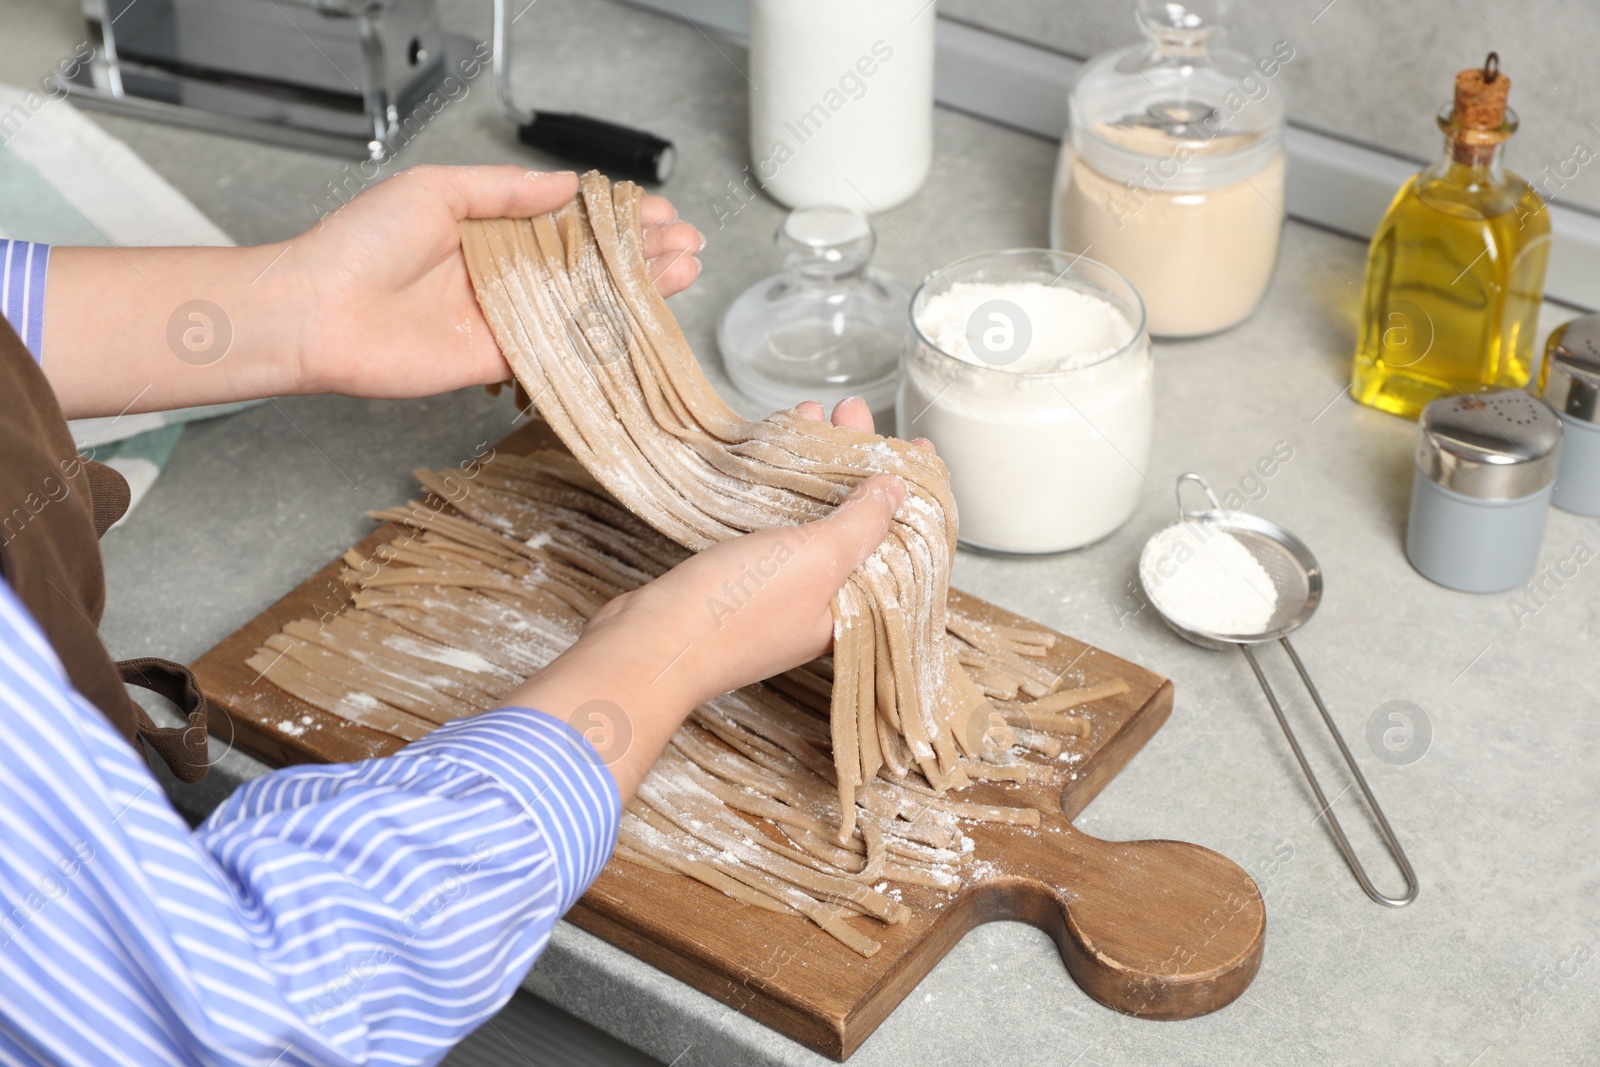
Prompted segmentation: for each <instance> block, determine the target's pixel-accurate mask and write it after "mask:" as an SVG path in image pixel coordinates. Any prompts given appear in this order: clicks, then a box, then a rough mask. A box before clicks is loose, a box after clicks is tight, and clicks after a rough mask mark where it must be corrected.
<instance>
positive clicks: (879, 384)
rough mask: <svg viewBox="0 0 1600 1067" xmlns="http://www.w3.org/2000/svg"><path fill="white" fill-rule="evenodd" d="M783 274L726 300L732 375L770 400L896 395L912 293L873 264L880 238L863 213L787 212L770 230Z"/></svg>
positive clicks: (883, 406)
mask: <svg viewBox="0 0 1600 1067" xmlns="http://www.w3.org/2000/svg"><path fill="white" fill-rule="evenodd" d="M774 243H775V244H776V246H777V252H778V263H779V266H780V267H781V268H782V270H781V273H778V274H774V275H772V276H770V277H767V278H764V279H762V280H761V281H759V282H757V283H756V284H754V285H752V286H751V287H750V288H748V289H746V290H745V291H744V292H743V293H741V294H740V295H739V297H738V298H737V299H736V300H734V302H733V303H732V304H730V305H729V306H728V308H727V310H726V311H724V312H723V314H722V319H721V321H719V322H718V324H717V345H718V347H719V348H720V349H721V350H722V360H723V365H724V367H725V368H726V370H727V372H728V377H729V378H731V379H732V380H733V384H734V385H735V386H736V387H737V388H738V389H739V391H740V392H742V393H744V394H745V395H746V396H748V397H749V398H750V399H752V400H755V401H757V402H758V403H760V404H762V405H764V406H766V407H768V408H771V409H773V410H776V409H779V408H787V407H793V406H795V405H796V404H798V403H800V402H801V401H804V400H816V401H819V402H821V403H822V405H823V407H824V408H827V409H828V410H832V408H833V405H835V404H837V403H838V402H839V401H840V400H843V399H844V398H845V397H848V396H859V397H861V398H862V399H864V400H866V402H867V405H868V406H869V407H870V408H872V409H873V410H874V411H880V412H881V411H886V410H888V409H889V408H890V407H891V406H892V405H893V404H894V393H895V386H896V383H897V380H898V377H899V366H900V357H901V354H902V353H903V352H904V351H905V348H906V346H907V345H908V344H909V343H910V319H909V310H908V309H909V307H910V303H911V294H910V293H909V292H908V291H907V289H906V287H905V286H904V285H902V284H901V283H900V282H898V281H896V280H895V279H894V278H891V277H889V276H888V275H885V274H882V273H880V272H878V271H875V270H873V269H872V268H871V266H870V262H871V259H872V253H873V251H874V249H875V248H876V246H877V237H876V235H875V234H874V233H873V230H872V224H871V223H870V222H868V221H867V218H866V216H865V215H862V214H861V213H860V212H859V211H855V210H853V209H851V208H847V207H837V206H832V205H816V206H813V207H803V208H798V209H796V210H794V211H791V212H790V213H789V215H788V216H787V217H786V218H785V219H784V221H783V223H782V225H780V226H779V227H778V232H777V234H776V236H775V238H774Z"/></svg>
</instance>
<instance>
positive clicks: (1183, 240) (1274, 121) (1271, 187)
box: [1051, 0, 1294, 337]
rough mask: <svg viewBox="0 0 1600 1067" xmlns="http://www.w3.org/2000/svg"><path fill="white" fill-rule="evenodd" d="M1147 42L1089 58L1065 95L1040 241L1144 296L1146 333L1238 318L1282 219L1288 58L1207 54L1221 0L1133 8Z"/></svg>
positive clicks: (1283, 51)
mask: <svg viewBox="0 0 1600 1067" xmlns="http://www.w3.org/2000/svg"><path fill="white" fill-rule="evenodd" d="M1135 10H1136V14H1137V17H1138V21H1139V26H1140V28H1141V29H1142V30H1144V33H1145V37H1146V41H1145V43H1144V45H1143V46H1142V47H1129V48H1124V49H1114V50H1112V51H1110V52H1108V53H1106V54H1105V55H1102V56H1098V57H1096V58H1095V59H1093V60H1091V61H1090V62H1089V63H1088V64H1087V65H1086V66H1085V67H1084V70H1083V73H1082V75H1081V76H1080V77H1079V79H1078V82H1077V85H1076V86H1074V88H1073V91H1072V98H1071V103H1070V122H1071V125H1070V127H1069V129H1068V130H1067V133H1066V136H1065V137H1064V138H1063V139H1062V142H1061V158H1060V162H1059V164H1058V166H1057V170H1056V188H1055V195H1054V198H1053V200H1052V204H1051V245H1052V247H1054V248H1057V249H1060V250H1062V251H1066V252H1072V253H1082V252H1086V253H1087V254H1089V255H1091V256H1093V257H1094V258H1096V259H1098V260H1100V261H1101V262H1102V263H1105V264H1106V265H1108V266H1110V267H1112V268H1113V269H1115V270H1116V271H1118V272H1119V273H1121V274H1122V275H1123V276H1124V277H1126V278H1127V279H1128V280H1129V281H1130V282H1132V283H1133V285H1134V288H1136V289H1138V290H1139V294H1140V295H1141V296H1143V297H1144V302H1145V309H1146V311H1147V313H1148V314H1149V317H1150V321H1149V330H1150V332H1151V333H1153V334H1155V335H1157V336H1158V337H1159V336H1167V337H1190V336H1196V335H1199V334H1206V333H1213V332H1215V331H1217V330H1222V329H1226V328H1227V327H1229V326H1233V325H1235V324H1237V323H1239V322H1242V321H1243V320H1244V319H1246V318H1248V317H1249V316H1250V313H1251V312H1252V311H1254V310H1255V307H1256V305H1257V304H1258V303H1259V302H1260V300H1261V296H1262V294H1263V293H1264V292H1265V291H1266V288H1267V282H1268V281H1269V280H1270V279H1271V277H1272V268H1273V265H1274V264H1275V263H1276V262H1277V257H1278V241H1279V237H1280V236H1281V234H1282V231H1283V222H1284V214H1283V208H1284V150H1283V130H1284V101H1283V85H1282V82H1281V81H1279V80H1277V79H1278V75H1279V74H1280V73H1281V72H1282V69H1283V66H1284V65H1285V64H1287V63H1289V62H1290V61H1292V60H1293V58H1294V48H1293V46H1292V45H1290V44H1289V43H1288V42H1287V41H1282V42H1279V43H1278V44H1277V45H1276V46H1274V48H1273V49H1272V50H1271V51H1270V52H1268V53H1266V54H1264V55H1263V56H1262V57H1261V58H1259V59H1255V60H1251V59H1246V58H1245V57H1243V56H1240V55H1237V54H1235V53H1233V52H1229V51H1227V50H1225V49H1223V48H1221V47H1219V46H1218V43H1217V41H1218V37H1219V36H1220V33H1221V29H1220V26H1219V21H1220V20H1221V19H1222V17H1223V16H1224V15H1225V13H1226V0H1182V2H1173V0H1139V2H1138V3H1137V4H1136V5H1135Z"/></svg>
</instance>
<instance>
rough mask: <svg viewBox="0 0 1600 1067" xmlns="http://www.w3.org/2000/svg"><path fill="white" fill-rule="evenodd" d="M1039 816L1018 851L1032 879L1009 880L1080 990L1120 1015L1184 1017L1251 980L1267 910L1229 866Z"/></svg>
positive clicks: (1184, 849)
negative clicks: (1037, 830) (1029, 843)
mask: <svg viewBox="0 0 1600 1067" xmlns="http://www.w3.org/2000/svg"><path fill="white" fill-rule="evenodd" d="M1048 822H1049V825H1047V827H1046V829H1047V830H1048V831H1050V832H1046V833H1043V834H1041V835H1040V836H1039V838H1038V839H1037V840H1038V841H1039V845H1040V846H1041V847H1040V848H1038V849H1036V850H1029V851H1030V852H1031V854H1032V857H1033V858H1034V859H1035V861H1036V863H1034V864H1030V865H1029V866H1030V867H1031V868H1032V869H1031V870H1030V871H1029V872H1028V873H1029V874H1030V875H1032V877H1031V878H1027V879H1025V882H1024V884H1019V883H1018V882H1013V883H1012V885H1011V886H1009V887H1008V888H1009V889H1011V890H1012V891H1018V890H1021V891H1022V894H1021V895H1026V896H1033V897H1034V899H1033V900H1031V901H1029V905H1030V906H1025V907H1023V908H1022V909H1020V910H1022V911H1023V913H1024V915H1025V916H1026V918H1027V919H1028V920H1030V921H1032V922H1033V923H1034V924H1035V925H1037V926H1040V927H1042V928H1043V929H1044V930H1045V931H1046V932H1048V933H1049V934H1050V935H1051V936H1052V937H1054V938H1055V941H1056V944H1057V945H1058V946H1059V947H1060V949H1061V955H1062V958H1063V959H1064V960H1065V961H1066V964H1067V970H1068V971H1070V972H1071V974H1072V976H1073V978H1074V979H1075V980H1076V981H1077V983H1078V985H1079V986H1081V987H1082V988H1083V990H1084V992H1086V993H1088V994H1089V995H1090V996H1092V997H1094V998H1095V999H1096V1000H1098V1001H1100V1002H1101V1003H1102V1004H1105V1005H1107V1006H1108V1007H1111V1008H1115V1009H1116V1010H1118V1011H1122V1012H1127V1013H1128V1014H1130V1015H1138V1016H1143V1017H1145V1018H1151V1019H1189V1018H1193V1017H1194V1016H1197V1015H1204V1014H1206V1013H1207V1012H1212V1011H1216V1010H1217V1009H1218V1008H1222V1007H1225V1006H1226V1005H1228V1004H1230V1003H1232V1002H1233V1001H1234V1000H1235V999H1237V998H1238V996H1239V995H1240V994H1241V993H1243V992H1244V991H1245V989H1246V987H1248V986H1249V985H1250V982H1251V980H1252V979H1254V978H1255V976H1256V972H1257V971H1258V970H1260V969H1261V952H1262V948H1263V946H1264V944H1265V940H1266V923H1267V915H1266V908H1265V906H1264V904H1263V902H1262V900H1261V892H1260V890H1259V889H1258V888H1257V886H1256V883H1255V880H1254V879H1252V878H1251V877H1250V876H1249V875H1248V874H1247V873H1245V871H1244V870H1243V869H1242V868H1240V867H1239V866H1238V865H1237V864H1236V863H1234V862H1233V861H1232V860H1230V859H1228V858H1227V857H1225V856H1222V855H1219V854H1218V853H1216V852H1213V851H1211V850H1210V849H1208V848H1202V847H1201V846H1199V845H1193V844H1189V843H1188V842H1185V841H1101V840H1100V839H1098V838H1095V837H1090V836H1089V835H1087V834H1084V833H1082V832H1080V831H1078V830H1076V829H1074V828H1073V827H1072V824H1071V823H1069V822H1066V821H1065V820H1060V821H1057V820H1054V819H1052V820H1049V821H1048ZM1007 881H1010V879H1007ZM1026 883H1031V888H1032V889H1033V890H1034V892H1033V893H1029V892H1027V888H1025V884H1026ZM1041 890H1042V892H1039V891H1041ZM1018 903H1021V902H1017V901H1014V902H1013V906H1016V904H1018Z"/></svg>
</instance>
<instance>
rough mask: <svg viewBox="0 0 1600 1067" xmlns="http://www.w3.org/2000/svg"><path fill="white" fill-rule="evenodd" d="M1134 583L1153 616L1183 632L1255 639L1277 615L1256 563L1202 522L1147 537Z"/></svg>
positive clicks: (1238, 543) (1232, 540)
mask: <svg viewBox="0 0 1600 1067" xmlns="http://www.w3.org/2000/svg"><path fill="white" fill-rule="evenodd" d="M1139 580H1140V582H1141V583H1142V584H1143V585H1144V589H1145V592H1146V593H1147V594H1148V595H1149V597H1150V599H1151V601H1152V602H1153V603H1154V604H1155V607H1156V610H1157V611H1159V612H1161V614H1163V615H1165V616H1166V617H1167V618H1169V619H1171V620H1172V621H1173V622H1175V623H1177V624H1178V625H1179V626H1181V627H1183V628H1184V629H1186V630H1199V631H1202V632H1204V633H1212V634H1224V635H1227V634H1259V633H1261V632H1263V631H1265V630H1266V629H1267V627H1268V625H1269V624H1270V623H1271V622H1272V617H1273V614H1274V613H1275V612H1276V610H1277V591H1276V589H1275V588H1274V586H1273V584H1272V578H1271V577H1270V576H1269V575H1268V574H1267V572H1266V569H1265V568H1263V567H1262V566H1261V563H1260V561H1258V560H1257V559H1256V557H1255V556H1254V555H1252V554H1251V552H1250V550H1249V549H1248V548H1246V547H1245V546H1244V544H1243V543H1242V542H1241V541H1240V540H1239V539H1238V538H1236V537H1234V536H1233V535H1232V534H1230V533H1228V532H1227V531H1226V530H1221V529H1218V528H1217V527H1216V526H1214V525H1212V524H1210V523H1206V522H1194V521H1190V522H1180V523H1178V524H1177V525H1175V526H1169V527H1167V528H1166V529H1165V530H1162V531H1161V532H1160V533H1158V534H1156V535H1155V536H1154V537H1152V538H1151V539H1150V541H1149V543H1148V544H1146V545H1145V547H1144V553H1143V554H1142V555H1141V556H1140V557H1139Z"/></svg>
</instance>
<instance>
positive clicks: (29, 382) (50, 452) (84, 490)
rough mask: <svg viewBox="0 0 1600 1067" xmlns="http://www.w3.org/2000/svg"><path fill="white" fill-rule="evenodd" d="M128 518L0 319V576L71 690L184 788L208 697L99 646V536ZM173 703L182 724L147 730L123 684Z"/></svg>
mask: <svg viewBox="0 0 1600 1067" xmlns="http://www.w3.org/2000/svg"><path fill="white" fill-rule="evenodd" d="M127 510H128V483H127V482H125V481H123V480H122V476H121V475H120V474H118V473H117V472H116V471H114V470H112V469H111V468H110V467H107V466H105V465H104V464H101V463H96V462H94V461H93V460H89V459H84V458H83V457H82V456H80V455H78V450H77V448H76V447H75V446H74V445H73V443H72V436H71V434H70V433H69V432H68V430H67V423H66V420H65V419H63V418H62V417H61V408H60V406H59V405H58V404H57V403H56V398H55V394H54V393H53V392H51V390H50V384H49V382H48V381H46V380H45V376H44V372H43V371H41V370H40V369H39V366H38V365H37V364H36V363H34V361H33V356H32V355H31V354H30V353H29V352H28V349H27V347H26V346H24V345H23V343H22V340H21V339H20V338H19V337H18V336H17V335H16V332H15V331H14V330H12V329H11V327H10V326H9V325H8V324H6V322H5V321H4V320H3V319H0V576H3V577H4V578H5V580H6V581H8V582H9V583H10V584H11V588H12V591H13V592H15V593H16V595H17V599H19V600H21V601H22V603H23V605H24V606H26V607H27V609H28V611H29V612H31V613H32V615H33V618H34V621H35V622H37V623H38V624H39V628H40V629H41V630H43V631H44V635H45V637H46V638H47V639H48V640H49V642H50V644H51V647H53V648H54V649H55V653H56V655H57V657H59V658H60V660H61V662H62V664H63V665H64V666H65V667H66V669H67V676H68V677H69V678H70V679H71V680H72V684H73V687H74V688H76V689H77V691H78V692H79V693H81V694H83V696H84V697H85V698H86V699H87V700H88V701H89V702H90V703H91V704H93V705H94V706H95V707H97V708H99V709H100V711H101V712H102V713H103V714H104V715H105V717H106V718H107V719H109V720H111V724H112V725H113V726H114V727H116V728H117V730H118V731H119V732H120V733H121V734H122V735H123V736H124V737H126V738H127V739H128V740H129V742H131V743H132V744H133V745H134V747H135V748H139V750H140V752H141V754H142V753H143V749H142V748H140V746H139V739H141V738H142V739H144V740H145V741H146V742H148V743H149V744H150V747H151V748H153V749H155V750H156V752H157V753H158V754H159V755H160V756H161V758H162V759H163V760H165V761H166V764H167V766H168V767H170V768H172V773H173V774H175V775H177V777H178V778H179V779H180V780H182V781H185V782H198V781H199V780H200V779H202V778H204V777H205V774H206V770H207V767H208V761H207V759H206V700H205V696H204V695H203V694H202V693H201V692H200V687H199V686H198V685H197V684H196V683H195V680H194V675H193V674H191V673H189V669H188V668H187V667H184V666H182V665H180V664H177V663H172V662H170V661H168V660H163V659H133V660H124V661H122V662H121V663H113V662H112V661H111V657H110V656H108V655H107V654H106V650H105V646H104V645H103V644H101V641H100V632H99V629H98V627H99V624H100V614H101V612H102V611H103V610H104V608H105V599H106V583H105V571H104V569H103V568H102V566H101V563H100V546H99V545H98V544H97V543H96V542H97V541H98V540H99V538H100V535H101V534H103V533H105V532H106V530H107V529H109V528H110V526H111V524H112V523H114V522H116V521H117V520H118V519H120V518H121V517H122V515H123V514H124V513H125V512H126V511H127ZM125 682H126V683H129V684H132V685H138V686H141V687H143V688H145V689H149V690H151V691H153V692H156V693H160V694H161V695H162V696H164V697H166V698H167V699H168V700H171V701H172V702H173V703H174V704H177V705H178V707H179V708H181V709H182V711H183V712H184V714H185V715H186V716H187V718H188V724H187V725H186V726H178V727H170V728H162V727H159V726H157V725H156V724H155V723H153V722H152V721H150V718H149V716H148V715H146V714H145V711H144V709H143V708H141V707H140V706H139V705H138V704H137V703H135V702H134V700H133V698H132V697H130V696H129V695H128V691H127V689H126V688H124V683H125Z"/></svg>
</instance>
